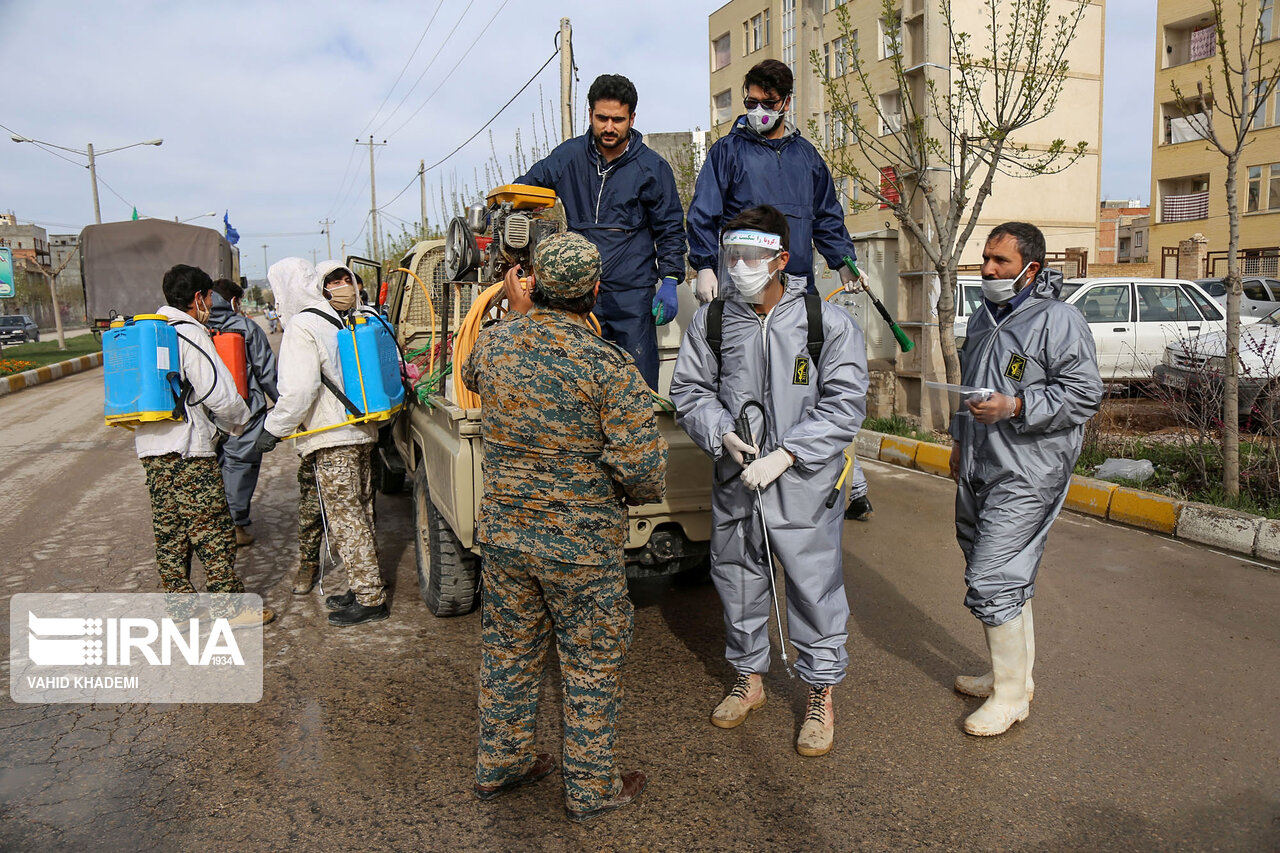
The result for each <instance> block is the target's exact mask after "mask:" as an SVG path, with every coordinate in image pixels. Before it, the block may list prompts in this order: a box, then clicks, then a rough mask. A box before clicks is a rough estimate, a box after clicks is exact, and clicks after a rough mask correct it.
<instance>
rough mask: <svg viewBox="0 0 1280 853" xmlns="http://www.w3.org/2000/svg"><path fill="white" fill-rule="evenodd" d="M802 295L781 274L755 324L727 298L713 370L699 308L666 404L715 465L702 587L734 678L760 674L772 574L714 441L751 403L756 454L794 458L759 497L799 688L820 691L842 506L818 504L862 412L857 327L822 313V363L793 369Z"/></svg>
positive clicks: (836, 628) (832, 634)
mask: <svg viewBox="0 0 1280 853" xmlns="http://www.w3.org/2000/svg"><path fill="white" fill-rule="evenodd" d="M804 290H805V279H803V278H799V277H795V276H787V282H786V292H785V294H784V295H783V297H782V301H781V302H779V303H778V305H777V306H775V307H774V309H773V310H772V311H771V312H770V313H769V315H768V317H767V318H766V319H764V320H761V319H759V318H757V316H756V314H755V312H754V311H753V310H752V309H751V307H750V306H748V305H745V304H743V303H742V302H740V301H734V299H733V298H732V291H731V288H728V289H727V292H728V294H729V298H728V299H727V300H726V303H725V306H724V323H723V328H722V339H723V344H722V346H721V354H722V359H723V368H722V369H721V370H720V371H719V372H717V367H716V359H715V356H714V354H713V353H712V352H711V349H710V347H709V346H708V344H707V337H706V332H707V309H706V306H703V307H702V308H700V309H699V310H698V313H697V314H696V315H694V318H693V321H692V323H691V324H690V326H689V329H688V331H687V332H686V333H685V336H684V340H683V341H682V342H681V344H680V355H679V357H678V358H677V359H676V368H675V374H674V375H673V377H672V380H671V400H672V402H673V403H674V404H675V406H676V412H677V414H676V420H677V422H678V423H679V424H680V426H681V427H683V428H684V430H685V432H687V433H688V434H689V437H690V438H692V439H693V440H694V442H695V443H696V444H697V445H698V446H699V447H701V448H702V449H703V450H704V451H706V452H707V453H708V454H710V455H711V456H712V458H714V459H715V460H716V464H715V475H714V476H715V484H714V487H713V489H712V494H711V524H712V531H711V577H712V580H713V581H714V582H715V585H716V590H717V591H718V592H719V593H720V600H721V602H722V604H723V605H724V622H725V639H726V649H725V656H726V657H727V658H728V660H729V663H730V664H731V665H732V666H733V668H734V669H735V670H737V671H738V672H743V673H750V672H765V671H767V670H768V669H769V617H770V614H771V613H772V604H771V602H770V597H769V572H770V571H771V567H770V566H769V565H768V558H767V556H766V553H765V549H764V537H763V532H762V530H761V528H760V520H759V516H758V515H757V512H756V497H755V493H753V492H751V491H749V490H748V489H747V488H746V487H745V486H744V485H743V484H742V478H741V477H740V476H734V475H736V474H738V473H739V471H740V469H739V467H738V465H737V464H736V463H735V462H734V461H733V459H732V457H730V456H729V455H728V454H727V453H724V452H723V449H722V445H721V442H722V437H723V436H724V434H725V433H727V432H731V431H733V429H734V419H735V418H737V416H738V414H739V412H740V410H741V409H742V405H743V403H745V402H746V401H748V400H756V401H758V402H760V403H761V404H763V406H764V408H765V411H766V412H767V413H768V415H767V421H766V423H765V424H764V426H765V428H766V431H767V435H766V436H765V438H764V440H763V441H760V432H761V423H760V418H759V416H758V412H755V413H754V414H755V415H756V416H755V417H753V424H752V431H753V433H754V434H755V437H756V440H757V442H759V444H760V454H761V456H763V455H765V454H767V453H769V452H770V451H772V450H774V449H776V448H777V447H779V446H782V447H785V448H786V449H787V450H788V451H790V452H791V453H792V454H793V455H794V456H795V458H796V462H795V464H794V465H792V466H791V467H790V468H788V469H787V470H786V471H785V472H783V474H782V476H781V477H779V478H778V479H777V480H776V481H775V482H773V483H772V484H770V485H769V486H768V487H766V488H765V489H764V490H762V491H761V492H760V493H759V495H760V500H761V501H762V502H763V506H764V514H765V520H766V521H767V522H768V524H769V538H770V542H771V544H772V545H773V551H774V554H775V555H776V557H777V558H778V561H779V562H780V563H781V564H782V567H783V570H784V572H785V576H786V590H787V625H788V632H789V634H790V637H791V642H792V643H793V644H794V645H795V647H796V651H797V660H796V669H797V670H798V671H799V672H800V675H801V677H803V678H804V680H805V681H806V682H808V683H809V684H816V685H823V684H836V683H838V682H839V681H840V680H841V679H843V678H844V674H845V668H846V667H847V666H848V662H849V654H848V651H847V650H846V649H845V641H846V640H847V638H848V629H847V622H848V619H849V601H848V599H847V598H846V597H845V591H844V567H843V561H842V559H841V553H840V534H841V529H842V526H843V513H844V507H845V504H846V502H847V501H846V500H845V496H844V495H843V494H842V495H841V499H840V500H838V501H837V502H836V503H835V505H834V506H833V507H832V508H831V509H828V508H827V507H826V506H824V502H825V500H826V498H827V496H828V495H829V494H830V493H831V489H832V487H834V486H835V484H836V480H837V479H838V478H839V476H840V471H841V468H842V467H843V466H844V457H843V455H842V452H843V451H845V450H847V449H848V447H849V443H850V442H851V441H853V437H854V436H855V435H856V434H857V432H858V429H859V428H860V427H861V426H862V419H863V417H864V416H865V414H866V393H867V362H866V347H865V344H864V342H863V337H862V331H861V330H860V329H859V328H858V326H857V324H856V323H854V321H853V319H852V318H851V317H850V316H849V315H848V314H847V313H845V312H844V311H842V310H840V309H839V308H836V307H834V306H832V305H829V304H825V303H824V304H823V306H822V327H823V333H824V338H825V342H824V345H823V348H822V356H821V358H820V359H819V363H818V364H817V365H808V368H809V369H807V370H802V367H801V364H800V363H799V362H800V360H801V359H805V360H806V362H807V360H808V356H809V353H808V350H807V348H806V343H807V340H808V335H807V330H808V322H807V315H806V311H805V303H804V299H803V293H804ZM802 374H803V375H802ZM801 378H803V379H804V380H805V381H804V382H800V381H799V380H800V379H801ZM744 438H745V437H744ZM722 454H723V458H722ZM730 477H733V479H732V480H731V481H729V482H725V480H726V478H730ZM842 491H843V490H842Z"/></svg>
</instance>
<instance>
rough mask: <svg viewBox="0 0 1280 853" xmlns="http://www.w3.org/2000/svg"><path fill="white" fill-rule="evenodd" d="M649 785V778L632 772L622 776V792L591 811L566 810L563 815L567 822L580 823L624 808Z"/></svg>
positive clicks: (635, 771)
mask: <svg viewBox="0 0 1280 853" xmlns="http://www.w3.org/2000/svg"><path fill="white" fill-rule="evenodd" d="M648 784H649V777H648V776H647V775H646V774H645V773H644V771H642V770H632V771H630V772H628V773H623V774H622V790H621V791H619V792H618V793H616V794H614V795H613V796H612V797H610V798H609V799H607V800H604V801H602V802H601V803H600V805H598V806H596V807H595V808H593V809H584V810H582V811H574V810H573V809H570V808H566V809H565V810H564V811H565V814H567V815H568V816H569V820H572V821H575V822H577V823H581V822H582V821H584V820H591V818H593V817H598V816H600V815H602V814H604V813H605V812H609V811H613V810H614V809H616V808H619V807H621V806H625V805H626V804H627V803H629V802H631V801H632V800H634V799H635V798H636V797H638V796H640V794H641V793H643V792H644V789H645V786H647V785H648Z"/></svg>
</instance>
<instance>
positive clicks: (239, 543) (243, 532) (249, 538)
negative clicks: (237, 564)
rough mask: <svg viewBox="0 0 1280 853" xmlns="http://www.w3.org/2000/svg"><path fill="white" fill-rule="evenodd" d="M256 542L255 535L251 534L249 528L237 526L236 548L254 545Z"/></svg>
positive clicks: (241, 525)
mask: <svg viewBox="0 0 1280 853" xmlns="http://www.w3.org/2000/svg"><path fill="white" fill-rule="evenodd" d="M255 541H256V540H255V539H254V538H253V534H252V533H250V532H249V528H247V527H245V526H244V525H243V524H237V525H236V547H237V548H243V547H245V546H246V545H252V544H253V543H254V542H255Z"/></svg>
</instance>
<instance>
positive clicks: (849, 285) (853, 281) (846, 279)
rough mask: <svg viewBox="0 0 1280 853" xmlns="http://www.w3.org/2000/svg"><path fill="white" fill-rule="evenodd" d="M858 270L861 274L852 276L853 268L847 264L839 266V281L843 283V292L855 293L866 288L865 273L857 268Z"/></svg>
mask: <svg viewBox="0 0 1280 853" xmlns="http://www.w3.org/2000/svg"><path fill="white" fill-rule="evenodd" d="M858 272H859V273H862V274H861V275H859V276H858V277H857V278H854V275H853V270H851V269H849V267H848V266H843V267H840V283H841V284H842V285H844V292H845V293H857V292H858V291H860V290H867V289H868V288H867V285H868V279H867V274H866V273H864V272H862V270H858Z"/></svg>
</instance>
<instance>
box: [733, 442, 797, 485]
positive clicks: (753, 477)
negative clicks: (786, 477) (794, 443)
mask: <svg viewBox="0 0 1280 853" xmlns="http://www.w3.org/2000/svg"><path fill="white" fill-rule="evenodd" d="M791 465H792V459H791V454H790V453H788V452H787V451H786V450H784V449H782V448H781V447H779V448H778V449H777V450H775V451H773V452H772V453H770V454H768V455H767V456H763V457H761V458H759V459H757V460H756V461H755V462H752V463H751V464H750V465H748V466H747V467H746V468H744V469H742V482H743V483H745V484H746V487H747V488H748V489H755V490H756V491H759V490H760V489H763V488H765V487H766V486H768V485H769V484H770V483H772V482H773V481H774V480H776V479H778V478H779V477H781V476H782V472H783V471H785V470H787V469H788V468H790V467H791Z"/></svg>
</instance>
